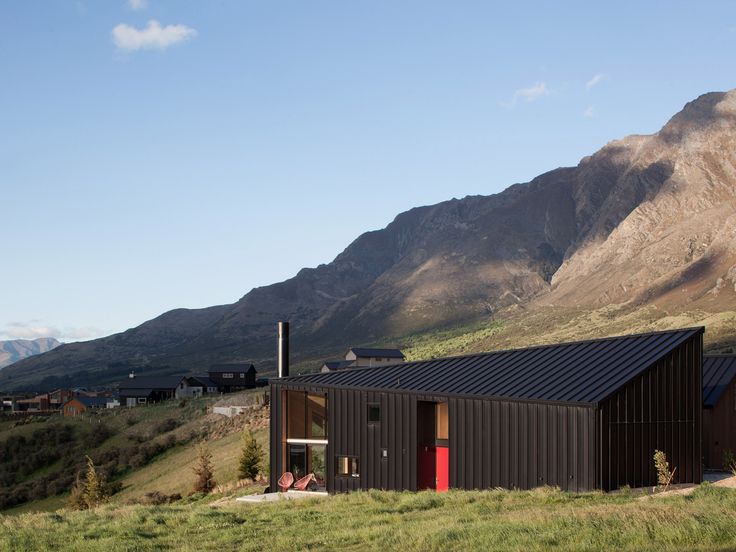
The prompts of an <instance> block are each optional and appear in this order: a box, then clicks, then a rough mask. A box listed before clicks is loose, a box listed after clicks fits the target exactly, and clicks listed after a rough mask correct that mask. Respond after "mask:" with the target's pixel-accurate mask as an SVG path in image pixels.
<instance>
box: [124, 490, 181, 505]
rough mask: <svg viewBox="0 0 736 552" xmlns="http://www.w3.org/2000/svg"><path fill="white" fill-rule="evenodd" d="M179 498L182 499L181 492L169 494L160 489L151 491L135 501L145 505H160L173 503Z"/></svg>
mask: <svg viewBox="0 0 736 552" xmlns="http://www.w3.org/2000/svg"><path fill="white" fill-rule="evenodd" d="M177 500H181V495H180V494H179V493H174V494H170V495H167V494H165V493H162V492H160V491H150V492H148V493H146V494H144V495H143V496H142V497H141V498H139V499H138V500H136V501H135V503H137V504H143V505H145V506H159V505H161V504H171V503H172V502H176V501H177Z"/></svg>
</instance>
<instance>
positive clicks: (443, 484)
mask: <svg viewBox="0 0 736 552" xmlns="http://www.w3.org/2000/svg"><path fill="white" fill-rule="evenodd" d="M436 458H437V460H436V465H437V472H436V481H437V483H436V487H435V488H436V489H437V490H438V491H446V490H447V489H449V488H450V449H449V448H447V447H437V455H436Z"/></svg>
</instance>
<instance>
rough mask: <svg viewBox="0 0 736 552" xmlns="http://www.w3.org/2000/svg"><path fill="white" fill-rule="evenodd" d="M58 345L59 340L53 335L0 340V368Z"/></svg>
mask: <svg viewBox="0 0 736 552" xmlns="http://www.w3.org/2000/svg"><path fill="white" fill-rule="evenodd" d="M59 345H61V342H59V341H57V340H56V339H55V338H53V337H39V338H36V339H9V340H6V341H0V370H2V369H3V368H5V367H6V366H10V365H11V364H13V363H15V362H18V361H19V360H23V359H24V358H28V357H30V356H34V355H39V354H42V353H45V352H47V351H51V350H52V349H55V348H56V347H58V346H59Z"/></svg>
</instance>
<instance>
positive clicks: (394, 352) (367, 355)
mask: <svg viewBox="0 0 736 552" xmlns="http://www.w3.org/2000/svg"><path fill="white" fill-rule="evenodd" d="M404 360H406V357H405V356H404V353H402V352H401V351H400V350H399V349H369V348H365V347H352V348H350V349H349V350H348V352H347V353H345V360H327V361H325V363H324V364H323V365H322V372H333V371H335V370H345V369H347V368H365V367H378V366H393V365H395V364H401V363H402V362H404Z"/></svg>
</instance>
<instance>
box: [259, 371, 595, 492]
mask: <svg viewBox="0 0 736 552" xmlns="http://www.w3.org/2000/svg"><path fill="white" fill-rule="evenodd" d="M280 387H281V385H278V386H277V385H272V395H271V413H272V414H271V415H272V423H271V442H272V443H274V444H275V443H279V442H280V439H281V436H280V435H279V430H278V428H280V427H281V423H282V422H281V401H280V398H281V395H280V393H277V392H275V391H274V390H275V389H279V388H280ZM283 387H284V388H288V389H298V390H302V391H310V392H315V393H319V392H321V393H324V392H325V390H324V389H319V388H316V387H307V386H292V385H288V386H287V385H284V386H283ZM327 398H328V412H329V422H328V441H329V445H328V449H327V457H328V458H327V489H328V491H330V492H344V491H351V490H357V489H371V488H377V489H396V490H401V489H407V490H416V486H417V431H416V428H417V401H419V400H428V401H436V402H440V401H446V402H448V403H449V418H450V486H451V487H455V488H466V489H482V488H493V487H505V488H517V489H530V488H534V487H538V486H540V485H556V486H559V487H560V488H562V489H564V490H571V491H582V490H588V489H593V488H594V487H595V481H596V478H595V466H596V448H595V443H596V442H597V438H596V435H595V431H596V423H595V420H596V417H595V410H594V409H593V408H591V407H586V406H575V405H564V404H546V403H531V402H518V401H498V400H485V399H464V398H450V399H447V398H443V397H438V396H429V395H414V394H399V393H387V392H372V391H360V390H353V389H328V390H327ZM369 403H376V404H380V406H381V421H380V422H379V423H377V424H369V423H368V420H367V410H368V404H369ZM383 450H385V451H386V457H383V456H382V451H383ZM281 454H282V451H281V447H280V446H273V445H272V446H271V485H272V487H273V488H276V481H277V479H278V475H279V474H280V473H282V471H283V467H282V459H281ZM338 456H357V457H358V458H359V459H360V477H359V478H353V477H340V476H336V475H335V471H336V465H335V463H336V458H337V457H338Z"/></svg>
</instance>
